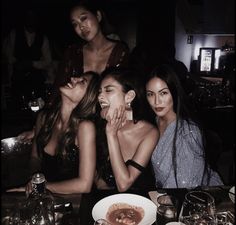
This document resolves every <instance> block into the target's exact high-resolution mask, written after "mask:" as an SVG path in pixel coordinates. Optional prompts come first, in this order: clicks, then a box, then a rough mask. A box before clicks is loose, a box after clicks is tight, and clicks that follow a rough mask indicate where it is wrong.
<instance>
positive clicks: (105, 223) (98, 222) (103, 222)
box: [93, 219, 111, 225]
mask: <svg viewBox="0 0 236 225" xmlns="http://www.w3.org/2000/svg"><path fill="white" fill-rule="evenodd" d="M93 225H111V224H110V223H109V222H108V221H107V220H104V219H98V220H96V221H95V222H94V224H93Z"/></svg>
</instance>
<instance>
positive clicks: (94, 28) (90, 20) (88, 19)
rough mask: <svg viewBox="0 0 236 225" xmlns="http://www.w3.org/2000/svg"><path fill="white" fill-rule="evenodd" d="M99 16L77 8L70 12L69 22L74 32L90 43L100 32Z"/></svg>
mask: <svg viewBox="0 0 236 225" xmlns="http://www.w3.org/2000/svg"><path fill="white" fill-rule="evenodd" d="M99 15H100V14H97V16H95V15H94V14H93V13H91V12H90V11H88V10H86V9H84V8H82V7H78V8H75V9H74V10H73V11H72V12H71V22H72V25H73V27H74V30H75V32H76V33H77V34H78V35H79V36H80V37H81V38H82V39H84V40H85V41H91V40H92V39H93V38H94V37H95V36H96V34H97V33H98V32H99V31H100V24H99V22H100V20H101V18H100V16H99Z"/></svg>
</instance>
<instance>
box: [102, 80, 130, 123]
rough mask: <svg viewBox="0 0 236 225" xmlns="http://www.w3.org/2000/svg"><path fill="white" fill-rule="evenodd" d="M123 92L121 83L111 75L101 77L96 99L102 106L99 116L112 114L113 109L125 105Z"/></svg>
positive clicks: (104, 116) (103, 116)
mask: <svg viewBox="0 0 236 225" xmlns="http://www.w3.org/2000/svg"><path fill="white" fill-rule="evenodd" d="M125 95H126V94H125V93H124V92H123V90H122V86H121V84H120V83H119V82H118V81H116V80H115V79H114V78H113V77H111V76H108V77H106V78H104V79H103V81H102V82H101V85H100V89H99V95H98V101H99V104H100V106H101V108H102V110H101V117H102V118H104V119H105V118H106V117H107V116H112V115H113V113H114V110H115V109H118V108H119V107H120V106H125Z"/></svg>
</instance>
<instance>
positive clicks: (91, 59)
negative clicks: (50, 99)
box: [64, 1, 129, 74]
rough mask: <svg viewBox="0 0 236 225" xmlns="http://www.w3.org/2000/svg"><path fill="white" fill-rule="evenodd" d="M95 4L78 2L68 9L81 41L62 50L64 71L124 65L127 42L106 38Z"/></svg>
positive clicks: (77, 71) (98, 10) (101, 18)
mask: <svg viewBox="0 0 236 225" xmlns="http://www.w3.org/2000/svg"><path fill="white" fill-rule="evenodd" d="M97 4H98V3H96V2H95V1H94V2H88V1H81V2H79V3H78V4H77V5H75V6H74V7H73V8H72V9H71V12H70V19H71V23H72V25H73V27H74V30H75V32H76V34H77V35H78V36H79V38H81V39H82V43H81V44H80V45H77V44H74V45H71V46H69V47H68V49H67V50H66V52H65V59H64V63H65V64H66V70H67V71H66V72H67V73H68V74H73V73H76V74H81V73H83V72H86V71H95V72H97V73H99V74H101V72H102V71H103V70H105V69H106V68H108V67H120V66H125V65H127V64H128V56H129V48H128V46H127V44H125V43H124V42H122V41H119V40H112V39H109V38H107V36H106V31H105V29H106V21H105V16H104V13H103V11H102V10H101V9H100V8H99V7H98V6H97Z"/></svg>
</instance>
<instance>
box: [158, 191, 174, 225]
mask: <svg viewBox="0 0 236 225" xmlns="http://www.w3.org/2000/svg"><path fill="white" fill-rule="evenodd" d="M177 208H178V200H177V199H176V198H175V197H174V196H172V195H168V194H164V195H161V196H159V197H158V198H157V212H156V225H165V224H166V223H168V222H173V221H177Z"/></svg>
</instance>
